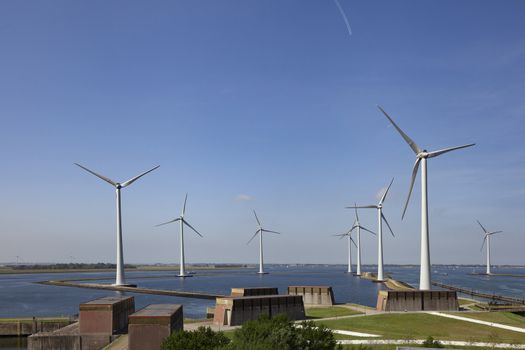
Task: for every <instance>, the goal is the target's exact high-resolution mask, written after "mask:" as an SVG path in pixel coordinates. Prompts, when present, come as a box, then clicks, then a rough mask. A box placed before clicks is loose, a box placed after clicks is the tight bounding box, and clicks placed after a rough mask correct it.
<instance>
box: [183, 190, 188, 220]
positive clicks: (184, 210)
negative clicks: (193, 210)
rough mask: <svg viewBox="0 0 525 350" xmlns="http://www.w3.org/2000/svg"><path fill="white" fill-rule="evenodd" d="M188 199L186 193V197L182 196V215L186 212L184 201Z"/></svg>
mask: <svg viewBox="0 0 525 350" xmlns="http://www.w3.org/2000/svg"><path fill="white" fill-rule="evenodd" d="M187 200H188V194H187V193H186V197H184V205H183V206H182V216H184V213H186V201H187Z"/></svg>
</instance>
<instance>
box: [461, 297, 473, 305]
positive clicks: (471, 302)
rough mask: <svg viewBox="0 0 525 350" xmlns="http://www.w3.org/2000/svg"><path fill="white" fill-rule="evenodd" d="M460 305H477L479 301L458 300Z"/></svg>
mask: <svg viewBox="0 0 525 350" xmlns="http://www.w3.org/2000/svg"><path fill="white" fill-rule="evenodd" d="M458 303H459V306H463V305H468V304H476V303H477V301H475V300H469V299H461V298H458Z"/></svg>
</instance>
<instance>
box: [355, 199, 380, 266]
mask: <svg viewBox="0 0 525 350" xmlns="http://www.w3.org/2000/svg"><path fill="white" fill-rule="evenodd" d="M355 206H356V208H355V222H354V226H353V227H352V229H351V230H350V232H352V231H353V230H355V229H357V272H356V275H357V276H361V229H363V230H365V231H367V232H370V233H371V234H373V235H374V236H375V235H376V234H375V232H372V231H370V230H369V229H367V228H366V227H364V226H361V223H360V222H359V215H358V214H357V203H355Z"/></svg>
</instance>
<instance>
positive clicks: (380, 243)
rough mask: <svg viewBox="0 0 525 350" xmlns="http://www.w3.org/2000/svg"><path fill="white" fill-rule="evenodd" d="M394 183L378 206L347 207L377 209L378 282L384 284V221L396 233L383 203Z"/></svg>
mask: <svg viewBox="0 0 525 350" xmlns="http://www.w3.org/2000/svg"><path fill="white" fill-rule="evenodd" d="M392 182H394V179H393V178H392V181H390V185H388V187H387V189H386V191H385V193H383V195H382V196H381V199H380V200H379V203H378V204H372V205H363V206H358V205H355V206H353V207H346V208H356V209H357V208H367V209H368V208H369V209H377V281H379V282H382V281H384V280H385V279H384V274H383V221H385V224H386V225H387V226H388V229H389V230H390V233H391V234H392V236H393V237H395V236H394V231H392V228H391V227H390V224H389V223H388V221H387V220H386V217H385V215H384V214H383V202H384V201H385V199H386V195H387V194H388V190H390V186H392Z"/></svg>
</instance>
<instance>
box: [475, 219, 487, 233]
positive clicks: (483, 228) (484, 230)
mask: <svg viewBox="0 0 525 350" xmlns="http://www.w3.org/2000/svg"><path fill="white" fill-rule="evenodd" d="M476 221H477V222H478V224H479V226H481V229H482V230H483V232H485V233H489V231H487V230H486V229H485V227H483V225H482V224H481V222H479V220H476Z"/></svg>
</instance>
